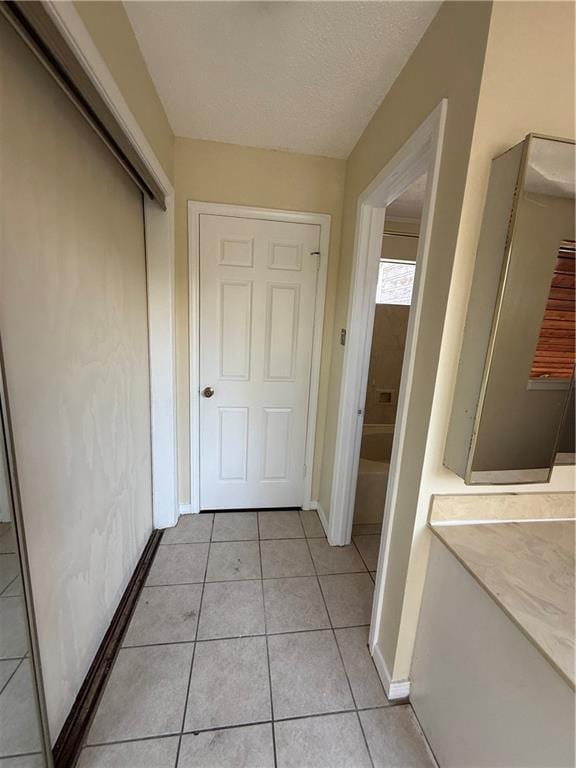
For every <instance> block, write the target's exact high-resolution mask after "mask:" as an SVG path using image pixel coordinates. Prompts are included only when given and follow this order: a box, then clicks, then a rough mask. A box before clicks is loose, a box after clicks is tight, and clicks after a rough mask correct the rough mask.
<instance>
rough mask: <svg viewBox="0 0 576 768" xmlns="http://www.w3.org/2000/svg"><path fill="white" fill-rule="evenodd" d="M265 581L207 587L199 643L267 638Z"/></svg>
mask: <svg viewBox="0 0 576 768" xmlns="http://www.w3.org/2000/svg"><path fill="white" fill-rule="evenodd" d="M264 631H265V627H264V605H263V601H262V582H261V581H227V582H218V583H215V584H206V585H205V586H204V597H203V598H202V612H201V614H200V625H199V627H198V639H199V640H211V639H215V638H224V637H242V636H243V635H261V634H264Z"/></svg>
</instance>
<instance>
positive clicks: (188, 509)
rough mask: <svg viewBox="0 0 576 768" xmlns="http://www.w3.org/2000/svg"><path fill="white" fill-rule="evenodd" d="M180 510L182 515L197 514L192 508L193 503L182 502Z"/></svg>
mask: <svg viewBox="0 0 576 768" xmlns="http://www.w3.org/2000/svg"><path fill="white" fill-rule="evenodd" d="M178 511H179V513H180V514H181V515H194V514H197V513H195V512H194V510H193V509H192V504H180V506H179V508H178Z"/></svg>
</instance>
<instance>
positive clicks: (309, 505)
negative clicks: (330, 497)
mask: <svg viewBox="0 0 576 768" xmlns="http://www.w3.org/2000/svg"><path fill="white" fill-rule="evenodd" d="M302 509H318V502H317V501H314V499H310V501H308V502H307V504H306V506H305V507H302Z"/></svg>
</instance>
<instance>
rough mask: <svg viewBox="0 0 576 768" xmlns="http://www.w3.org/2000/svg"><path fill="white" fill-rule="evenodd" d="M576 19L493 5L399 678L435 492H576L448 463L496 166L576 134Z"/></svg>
mask: <svg viewBox="0 0 576 768" xmlns="http://www.w3.org/2000/svg"><path fill="white" fill-rule="evenodd" d="M575 13H576V7H575V6H574V4H572V3H567V2H554V1H552V2H524V3H515V2H498V3H495V4H494V8H493V12H492V20H491V24H490V34H489V38H488V47H487V53H486V62H485V68H484V72H483V78H482V87H481V91H480V96H479V103H478V114H477V120H476V126H475V129H474V140H473V145H472V153H471V157H470V167H469V170H468V180H467V184H466V191H465V193H464V201H463V206H462V218H461V221H460V226H459V232H458V244H457V248H456V257H455V262H454V271H453V274H452V281H451V286H450V297H449V301H448V305H447V309H446V320H445V326H444V335H443V339H442V348H441V353H440V362H439V366H438V376H437V379H436V388H435V395H434V403H433V407H432V415H431V420H430V429H429V433H428V441H427V445H426V456H425V461H424V468H423V472H422V481H421V485H420V494H419V498H418V505H417V513H416V522H415V527H414V535H413V543H412V550H411V554H410V562H409V567H408V570H407V574H406V587H405V593H404V596H403V607H402V620H401V624H400V629H399V632H398V639H397V649H396V652H395V657H394V658H395V661H394V677H395V678H398V679H401V678H405V677H407V676H408V675H409V672H410V663H411V659H412V651H413V647H414V639H415V635H416V627H417V622H418V613H419V610H420V604H421V596H422V589H423V584H424V579H425V573H426V564H427V560H428V548H429V542H430V536H431V534H430V533H429V531H428V530H427V529H426V517H427V514H428V509H429V505H430V499H431V497H432V495H434V494H446V493H450V494H463V493H473V494H478V493H504V492H514V493H529V492H531V493H542V492H545V493H551V492H554V491H573V490H574V489H575V487H576V477H575V471H574V468H573V467H569V466H564V467H556V468H555V469H554V471H553V473H552V478H551V482H550V483H549V484H534V485H530V486H526V485H516V486H502V485H499V486H478V485H475V486H466V485H464V481H463V480H462V479H461V478H459V477H458V476H456V475H455V474H454V473H453V472H450V471H449V470H448V469H446V468H445V467H444V466H443V464H442V460H443V454H444V443H445V440H446V435H447V432H448V424H449V419H450V410H451V405H452V396H453V392H454V386H455V381H456V373H457V368H458V360H459V354H460V345H461V342H462V332H463V328H464V321H465V316H466V308H467V304H468V295H469V291H470V284H471V280H472V274H473V269H474V257H475V253H476V248H477V245H478V236H479V232H480V224H481V221H482V212H483V206H484V198H485V194H486V189H487V187H488V178H489V174H490V163H491V161H492V159H493V158H494V157H495V156H496V155H498V154H500V153H501V152H503V151H505V150H506V149H508V148H509V147H511V146H513V145H514V144H517V143H518V142H519V141H521V140H522V139H523V138H524V136H525V135H526V134H527V133H529V132H537V133H543V134H547V135H552V136H563V137H567V138H574V108H575V92H576V88H575V86H576V82H575V80H576V76H575V70H574V50H575V48H574V45H575V40H574V30H575Z"/></svg>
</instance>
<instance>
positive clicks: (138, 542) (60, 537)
mask: <svg viewBox="0 0 576 768" xmlns="http://www.w3.org/2000/svg"><path fill="white" fill-rule="evenodd" d="M0 82H1V94H0V99H1V101H0V161H1V167H0V177H1V181H0V185H1V187H0V195H1V214H0V215H1V219H0V332H1V335H2V343H3V346H4V353H5V365H6V378H7V388H8V396H9V402H10V410H11V417H12V422H13V432H14V443H15V452H16V459H17V464H18V470H19V475H20V485H21V495H22V508H23V517H24V528H25V533H26V537H27V545H28V551H29V558H30V570H31V580H32V587H33V596H34V602H35V610H36V617H37V624H38V636H39V645H40V656H41V661H42V665H43V677H44V683H45V689H46V699H47V709H48V716H49V722H50V729H51V738H52V740H53V741H54V740H55V739H56V737H57V736H58V733H59V730H60V728H61V726H62V724H63V722H64V720H65V718H66V716H67V715H68V712H69V710H70V708H71V706H72V704H73V701H74V698H75V696H76V694H77V693H78V689H79V687H80V685H81V683H82V680H83V678H84V676H85V675H86V672H87V670H88V667H89V665H90V663H91V661H92V659H93V657H94V654H95V652H96V649H97V648H98V645H99V644H100V641H101V640H102V637H103V634H104V632H105V630H106V628H107V626H108V624H109V622H110V619H111V617H112V614H113V612H114V610H115V608H116V607H117V604H118V601H119V599H120V596H121V594H122V592H123V590H124V588H125V587H126V584H127V582H128V580H129V577H130V575H131V573H132V571H133V569H134V567H135V565H136V562H137V560H138V558H139V556H140V554H141V552H142V550H143V547H144V545H145V542H146V540H147V538H148V536H149V534H150V532H151V530H152V505H151V456H150V453H151V450H150V403H149V372H148V338H147V306H146V272H145V251H144V222H143V205H142V196H141V193H140V191H139V190H138V188H137V187H136V186H135V185H134V183H133V182H132V181H131V179H130V178H129V176H128V175H127V174H126V172H125V171H124V170H123V168H122V167H121V166H120V165H119V163H118V162H117V161H116V160H115V159H114V157H113V156H112V155H111V153H110V152H109V150H108V149H107V148H106V146H105V145H104V144H103V143H102V141H101V140H100V139H99V138H98V137H97V136H96V134H95V133H94V132H93V131H92V129H91V128H90V126H89V125H88V123H87V122H86V121H85V120H84V118H83V117H82V116H81V115H80V113H79V112H78V111H77V110H76V108H75V107H74V106H73V105H72V104H71V102H70V101H69V100H68V98H67V96H66V95H65V94H64V93H63V92H62V91H61V90H60V88H59V87H58V85H57V84H56V83H55V82H54V81H53V80H52V78H51V77H50V76H49V74H48V73H47V72H46V70H45V69H44V68H43V66H42V65H41V64H40V63H39V61H38V60H37V59H36V58H35V56H34V55H33V54H32V53H31V52H30V50H29V49H28V48H27V47H26V46H25V44H24V43H23V42H22V41H21V40H20V38H19V37H18V36H17V34H16V33H15V32H14V31H13V30H12V28H11V27H10V25H9V24H8V23H7V22H6V21H5V20H4V19H2V18H0Z"/></svg>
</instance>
